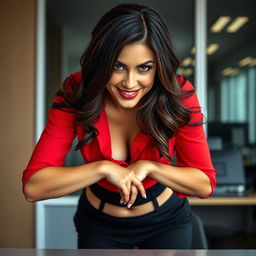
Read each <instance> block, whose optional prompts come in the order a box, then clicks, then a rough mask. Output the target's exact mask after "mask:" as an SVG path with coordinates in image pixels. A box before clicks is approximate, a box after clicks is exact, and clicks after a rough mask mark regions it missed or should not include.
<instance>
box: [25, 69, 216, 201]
mask: <svg viewBox="0 0 256 256" xmlns="http://www.w3.org/2000/svg"><path fill="white" fill-rule="evenodd" d="M70 78H72V79H73V81H75V82H77V84H79V82H80V81H81V72H78V73H72V74H70ZM183 79H184V78H183V77H182V76H178V81H179V82H183V81H184V80H183ZM67 86H69V84H68V83H67ZM69 88H70V87H69ZM182 88H183V89H185V90H190V89H193V85H192V84H191V83H190V82H189V81H186V82H185V84H184V85H183V87H182ZM62 101H63V98H62V97H61V96H56V97H55V99H54V102H57V103H59V102H62ZM182 103H183V105H184V106H186V107H187V108H190V107H193V108H195V107H197V108H198V109H199V111H198V112H196V113H191V120H190V122H192V123H194V122H201V121H202V118H203V115H202V113H201V111H200V107H199V102H198V99H197V95H196V93H194V94H193V95H192V96H191V97H189V98H187V99H183V100H182ZM197 108H196V109H197ZM75 117H76V114H75V113H69V112H65V111H63V110H60V109H53V108H52V109H50V111H49V116H48V121H47V123H46V126H45V128H44V130H43V132H42V134H41V136H40V139H39V141H38V142H37V144H36V146H35V148H34V151H33V153H32V156H31V158H30V161H29V163H28V165H27V167H26V168H25V170H24V171H23V177H22V183H23V188H24V185H25V184H26V182H27V181H28V180H29V178H30V177H31V176H32V175H33V174H34V173H36V172H37V171H39V170H40V169H42V168H44V167H47V166H63V164H64V160H65V157H66V155H67V154H68V152H69V151H70V149H71V146H72V142H73V140H74V138H75V137H76V136H77V137H78V140H80V139H81V138H83V136H84V131H83V127H81V126H80V125H78V124H77V123H76V120H75ZM94 125H95V127H96V128H97V129H98V131H99V135H98V136H97V139H94V140H93V141H92V142H91V143H90V144H89V145H85V146H83V147H82V148H81V149H80V152H81V154H82V156H83V159H84V161H85V162H86V163H90V162H94V161H99V160H104V159H106V160H110V161H112V162H114V163H116V164H119V165H121V166H123V167H127V166H129V164H131V163H133V162H135V161H137V160H140V159H145V160H151V161H156V162H160V163H163V164H168V165H170V164H171V162H170V161H169V160H168V159H167V158H166V157H163V156H162V157H160V154H159V150H158V149H157V147H155V146H154V145H153V143H152V141H151V138H150V136H148V135H146V134H144V133H142V132H138V133H137V135H136V136H135V138H134V140H133V141H132V146H131V149H130V150H131V152H130V153H131V160H130V162H129V163H128V162H125V161H120V160H116V159H113V158H112V151H111V140H110V132H109V123H108V117H107V114H106V112H105V106H104V108H103V111H102V112H101V114H100V116H99V118H98V119H97V120H95V121H94ZM175 152H176V164H177V166H180V167H181V166H187V167H194V168H197V169H199V170H201V171H202V172H204V173H205V174H206V175H207V176H208V178H209V180H210V183H211V187H212V192H211V193H210V194H209V195H208V196H207V197H209V196H210V195H211V194H212V193H213V190H214V188H215V185H216V171H215V169H214V167H213V165H212V161H211V157H210V153H209V148H208V144H207V140H206V136H205V132H204V129H203V125H195V126H193V125H186V126H184V127H182V128H180V129H179V131H178V132H177V134H176V135H175V136H174V137H172V138H170V139H169V154H170V156H172V157H173V155H174V153H175ZM142 183H143V185H144V187H145V189H147V188H149V187H151V186H153V185H154V184H156V183H157V181H156V180H154V179H152V178H150V177H146V178H145V179H144V180H143V181H142ZM98 184H99V185H101V186H102V187H104V188H106V189H109V190H112V191H115V192H118V188H117V187H116V186H115V185H113V184H111V183H110V182H108V181H107V180H106V179H102V180H100V181H98ZM174 192H175V193H176V194H177V195H178V196H179V197H186V196H188V195H186V194H182V193H179V192H177V191H174ZM207 197H205V198H207Z"/></svg>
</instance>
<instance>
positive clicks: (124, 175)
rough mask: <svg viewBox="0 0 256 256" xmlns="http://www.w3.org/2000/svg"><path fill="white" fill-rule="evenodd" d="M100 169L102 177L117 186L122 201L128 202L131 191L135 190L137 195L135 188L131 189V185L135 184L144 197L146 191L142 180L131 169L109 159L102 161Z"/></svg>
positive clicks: (131, 194)
mask: <svg viewBox="0 0 256 256" xmlns="http://www.w3.org/2000/svg"><path fill="white" fill-rule="evenodd" d="M102 169H103V173H104V178H106V179H107V180H108V181H109V182H110V183H112V184H113V185H115V186H117V187H118V189H119V192H120V194H121V195H122V199H123V200H124V203H127V202H129V200H130V196H131V198H132V197H133V192H136V196H137V190H135V189H132V185H133V186H136V188H137V189H138V191H139V192H140V193H141V195H142V197H144V198H145V197H146V191H145V188H144V186H143V184H142V182H141V181H140V180H139V179H138V178H137V177H136V175H135V173H134V172H133V171H132V170H130V169H128V168H125V167H122V166H120V165H118V164H115V163H113V162H111V161H106V162H104V164H103V167H102Z"/></svg>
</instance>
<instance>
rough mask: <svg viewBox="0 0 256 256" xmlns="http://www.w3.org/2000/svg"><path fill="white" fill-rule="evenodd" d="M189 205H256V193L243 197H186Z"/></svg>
mask: <svg viewBox="0 0 256 256" xmlns="http://www.w3.org/2000/svg"><path fill="white" fill-rule="evenodd" d="M188 201H189V203H190V205H195V206H196V205H215V206H217V205H219V206H222V205H223V206H226V205H230V206H231V205H233V206H234V205H245V206H246V205H247V206H252V205H256V192H253V193H251V194H250V195H249V196H245V197H210V198H207V199H201V198H198V197H188Z"/></svg>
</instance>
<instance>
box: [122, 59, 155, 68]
mask: <svg viewBox="0 0 256 256" xmlns="http://www.w3.org/2000/svg"><path fill="white" fill-rule="evenodd" d="M117 62H118V63H120V64H122V65H124V66H125V67H126V65H125V64H124V63H123V62H121V61H119V60H117ZM151 62H152V63H155V62H154V61H153V60H148V61H146V62H143V63H141V64H139V65H138V66H142V65H146V64H148V63H151ZM138 66H137V67H138Z"/></svg>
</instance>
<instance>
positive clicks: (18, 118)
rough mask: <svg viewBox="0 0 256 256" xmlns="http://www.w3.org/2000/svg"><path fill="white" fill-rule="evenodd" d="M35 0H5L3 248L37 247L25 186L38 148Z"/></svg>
mask: <svg viewBox="0 0 256 256" xmlns="http://www.w3.org/2000/svg"><path fill="white" fill-rule="evenodd" d="M35 10H36V0H23V1H20V0H8V1H1V8H0V17H1V18H0V19H1V22H0V32H1V33H0V34H1V40H0V54H1V55H0V56H1V58H0V61H1V68H0V79H1V80H0V81H1V82H0V88H1V93H0V111H1V122H0V129H1V133H0V134H1V147H0V150H1V151H0V158H1V161H0V163H1V166H0V168H1V171H0V203H1V210H0V247H11V248H12V247H20V248H26V247H33V246H34V205H33V204H32V203H28V202H27V201H26V200H25V198H24V196H23V194H22V186H21V176H22V171H23V169H24V168H25V166H26V164H27V162H28V159H29V157H30V154H31V152H32V149H33V146H34V139H33V138H34V123H35V122H34V121H35V120H34V112H35V109H34V107H35V101H34V93H35V31H36V30H35V24H36V12H35Z"/></svg>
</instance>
